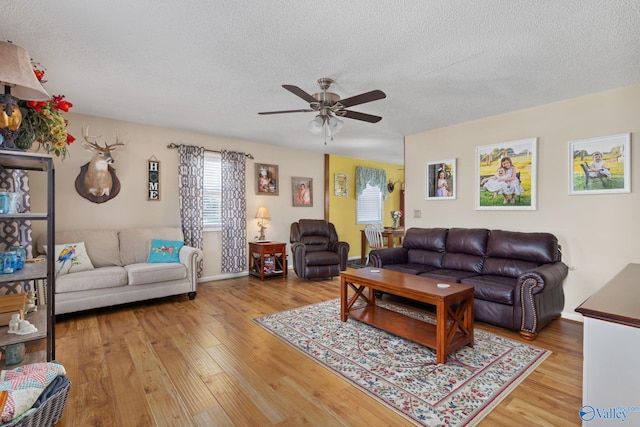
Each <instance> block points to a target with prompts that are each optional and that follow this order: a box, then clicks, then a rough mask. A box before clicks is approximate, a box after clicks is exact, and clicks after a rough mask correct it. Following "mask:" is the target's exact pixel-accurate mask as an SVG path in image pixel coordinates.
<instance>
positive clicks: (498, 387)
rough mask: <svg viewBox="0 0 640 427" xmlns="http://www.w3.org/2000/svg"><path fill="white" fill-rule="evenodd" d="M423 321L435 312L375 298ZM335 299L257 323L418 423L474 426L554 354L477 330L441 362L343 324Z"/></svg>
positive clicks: (378, 333)
mask: <svg viewBox="0 0 640 427" xmlns="http://www.w3.org/2000/svg"><path fill="white" fill-rule="evenodd" d="M377 303H378V304H379V305H382V306H384V307H385V308H388V309H390V310H395V311H398V312H401V313H404V314H406V315H409V316H413V317H415V318H419V319H421V320H424V321H426V322H431V323H435V320H434V317H433V315H432V313H429V312H427V311H421V310H418V309H415V308H411V307H406V306H403V305H400V304H396V303H392V302H388V301H383V300H378V301H377ZM339 310H340V300H339V299H335V300H331V301H325V302H322V303H319V304H313V305H309V306H305V307H300V308H296V309H293V310H288V311H283V312H280V313H275V314H270V315H267V316H263V317H259V318H256V319H254V321H255V322H256V323H258V324H259V325H261V326H262V327H264V328H265V329H267V330H268V331H270V332H271V333H273V334H274V335H276V336H277V337H279V338H281V339H282V340H284V341H285V342H287V343H288V344H290V345H291V346H293V347H294V348H296V349H298V350H300V351H301V352H303V353H304V354H306V355H307V356H309V357H311V358H312V359H314V360H316V361H317V362H318V363H321V364H322V365H324V366H325V367H327V368H328V369H329V370H331V371H332V372H334V373H335V374H337V375H340V376H341V377H343V378H344V379H345V380H347V381H348V382H350V383H351V384H353V385H355V386H357V387H359V388H360V389H362V390H364V391H365V392H366V393H368V394H369V395H371V397H373V398H374V399H377V400H378V401H379V402H381V403H383V404H385V405H386V406H388V407H389V408H391V409H393V410H394V411H396V412H397V413H399V414H401V415H403V416H404V417H406V418H407V419H409V420H411V421H412V422H414V423H415V424H417V425H423V426H445V425H446V426H473V425H476V424H477V423H478V422H480V420H481V419H482V418H484V417H485V416H486V415H487V414H488V413H489V412H490V411H491V410H492V409H493V408H494V407H495V406H496V405H497V404H498V403H499V402H500V401H501V400H502V399H504V398H505V397H506V396H507V395H508V394H509V393H510V392H511V391H512V390H513V389H514V388H515V387H516V386H517V385H518V384H520V382H522V381H523V380H524V379H525V378H526V377H527V375H529V374H530V373H531V372H533V370H535V368H536V367H537V366H538V365H539V364H540V363H542V362H543V361H544V360H545V359H546V358H547V357H548V356H549V355H550V354H551V352H550V351H548V350H544V349H541V348H538V347H534V346H531V345H528V344H525V343H520V342H517V341H514V340H511V339H508V338H503V337H501V336H498V335H495V334H492V333H489V332H486V331H483V330H479V329H478V328H476V329H475V331H474V332H475V335H474V341H475V345H474V348H470V347H463V348H461V349H460V350H458V351H456V352H454V353H452V354H450V355H449V356H448V358H447V363H446V364H438V363H437V362H436V359H435V351H433V350H430V349H428V348H426V347H424V346H422V345H420V344H416V343H414V342H412V341H409V340H406V339H403V338H399V337H397V336H395V335H393V334H389V333H387V332H384V331H382V330H379V329H377V328H374V327H372V326H369V325H366V324H364V323H361V322H359V321H357V320H354V319H351V318H350V319H348V320H347V322H341V321H340V315H339Z"/></svg>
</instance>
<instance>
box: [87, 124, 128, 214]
mask: <svg viewBox="0 0 640 427" xmlns="http://www.w3.org/2000/svg"><path fill="white" fill-rule="evenodd" d="M82 136H83V138H84V141H83V142H82V146H83V147H84V148H85V149H87V150H88V151H90V152H91V153H93V156H92V157H91V161H90V162H89V163H87V164H85V165H84V166H82V167H81V168H80V174H79V175H78V178H76V191H78V193H79V194H80V195H81V196H82V197H84V198H85V199H87V200H90V201H92V202H94V203H103V202H106V201H107V200H110V199H112V198H114V197H115V196H116V195H117V194H118V192H119V191H120V181H119V180H118V177H117V176H116V172H115V169H114V168H113V167H111V164H112V163H114V162H115V160H114V158H113V156H112V152H113V151H115V150H116V148H117V147H119V146H124V145H125V144H124V143H123V142H122V140H121V139H120V136H119V135H116V142H115V143H114V144H107V143H106V142H105V144H104V147H103V146H101V145H100V144H99V143H97V142H96V141H95V140H96V139H97V138H100V137H99V136H90V135H89V128H88V127H87V128H86V129H84V128H83V129H82Z"/></svg>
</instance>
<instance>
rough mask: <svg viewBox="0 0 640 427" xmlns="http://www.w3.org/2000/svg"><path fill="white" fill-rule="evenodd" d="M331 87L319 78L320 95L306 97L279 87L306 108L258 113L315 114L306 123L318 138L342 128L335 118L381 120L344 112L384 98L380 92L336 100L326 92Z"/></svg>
mask: <svg viewBox="0 0 640 427" xmlns="http://www.w3.org/2000/svg"><path fill="white" fill-rule="evenodd" d="M332 84H333V80H332V79H330V78H327V77H323V78H320V79H318V86H320V92H318V93H314V94H313V95H310V94H308V93H307V92H305V91H304V90H302V89H300V88H299V87H298V86H294V85H282V87H283V88H285V89H286V90H288V91H289V92H291V93H293V94H294V95H297V96H299V97H300V98H302V99H304V100H305V101H307V102H308V103H309V108H305V109H301V110H282V111H265V112H261V113H258V114H283V113H310V112H313V111H315V112H317V113H318V115H317V116H316V117H315V118H314V119H313V120H312V121H311V122H310V123H309V131H310V132H311V133H313V134H315V135H320V134H321V133H322V131H323V130H324V131H325V132H326V133H325V136H326V134H327V133H328V134H329V135H330V136H333V135H335V134H336V133H338V132H339V131H340V129H342V126H343V123H342V120H339V119H338V117H346V118H348V119H355V120H361V121H363V122H369V123H378V122H379V121H380V120H382V117H380V116H374V115H372V114H366V113H360V112H357V111H351V110H347V108H349V107H353V106H354V105H360V104H364V103H367V102H372V101H377V100H378V99H383V98H386V96H387V95H386V94H385V93H384V92H383V91H381V90H377V89H376V90H372V91H370V92H366V93H362V94H360V95H356V96H352V97H349V98H345V99H340V95H338V94H337V93H334V92H329V91H328V89H329V88H330V87H331V85H332ZM325 144H326V141H325Z"/></svg>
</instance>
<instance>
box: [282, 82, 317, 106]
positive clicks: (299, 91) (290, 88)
mask: <svg viewBox="0 0 640 427" xmlns="http://www.w3.org/2000/svg"><path fill="white" fill-rule="evenodd" d="M282 87H283V88H285V89H286V90H288V91H289V92H291V93H292V94H294V95H297V96H299V97H300V98H302V99H304V100H305V101H307V102H308V103H309V104H311V103H312V102H318V100H317V99H315V98H314V97H313V96H311V95H309V94H308V93H307V92H305V91H303V90H302V89H300V88H299V87H298V86H294V85H282Z"/></svg>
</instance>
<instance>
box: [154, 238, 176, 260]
mask: <svg viewBox="0 0 640 427" xmlns="http://www.w3.org/2000/svg"><path fill="white" fill-rule="evenodd" d="M183 246H184V242H182V241H180V240H157V239H153V240H152V241H151V251H150V252H149V259H148V260H147V262H180V249H182V247H183Z"/></svg>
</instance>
